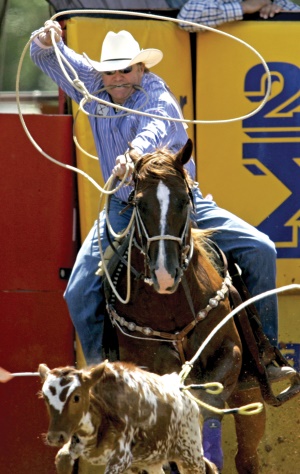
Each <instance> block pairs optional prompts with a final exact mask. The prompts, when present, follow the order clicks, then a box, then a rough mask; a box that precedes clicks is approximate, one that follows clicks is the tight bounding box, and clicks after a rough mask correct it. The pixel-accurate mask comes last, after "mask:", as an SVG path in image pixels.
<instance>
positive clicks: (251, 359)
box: [224, 257, 300, 407]
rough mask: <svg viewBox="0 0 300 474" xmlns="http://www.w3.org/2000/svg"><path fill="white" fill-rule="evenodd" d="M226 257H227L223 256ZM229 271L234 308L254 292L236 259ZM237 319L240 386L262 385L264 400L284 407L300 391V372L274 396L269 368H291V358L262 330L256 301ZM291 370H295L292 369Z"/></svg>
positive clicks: (230, 292) (230, 260)
mask: <svg viewBox="0 0 300 474" xmlns="http://www.w3.org/2000/svg"><path fill="white" fill-rule="evenodd" d="M224 258H225V257H224ZM228 271H229V274H230V277H231V279H232V286H231V287H230V288H229V298H230V301H231V305H232V307H233V308H236V307H237V306H239V305H240V304H241V303H243V302H245V301H247V300H249V299H250V298H251V295H250V293H249V291H248V289H247V287H246V285H245V283H244V281H243V279H242V277H241V274H240V272H239V270H238V267H237V266H236V265H235V262H234V261H233V260H232V259H230V258H229V261H228ZM234 321H235V324H236V327H237V330H238V332H239V336H240V338H241V341H242V347H243V366H242V370H241V375H240V378H239V386H240V389H248V388H251V387H254V386H257V383H258V384H259V386H260V390H261V393H262V396H263V399H264V401H265V402H266V403H267V404H269V405H272V406H274V407H278V406H281V405H282V404H283V403H285V402H287V401H288V400H290V399H291V398H293V397H295V396H296V395H297V394H298V393H299V392H300V375H299V374H298V373H297V372H295V373H294V375H292V376H291V379H290V386H289V388H288V389H285V390H283V391H282V392H281V393H280V394H278V395H275V393H274V391H273V389H272V381H271V379H270V378H269V375H268V370H267V367H268V365H269V364H272V365H275V366H276V367H279V368H282V367H289V368H291V369H292V367H291V365H290V364H289V362H288V360H287V359H286V358H285V357H284V356H283V355H282V354H281V352H280V350H279V349H278V348H277V347H276V346H272V345H271V343H270V341H269V339H268V338H267V336H266V335H265V334H264V332H263V328H262V324H261V321H260V317H259V314H258V312H257V309H256V307H255V305H254V304H253V303H250V304H248V305H247V306H246V307H245V308H244V309H242V310H241V311H240V312H239V313H238V314H237V315H236V316H235V317H234ZM291 372H292V370H291Z"/></svg>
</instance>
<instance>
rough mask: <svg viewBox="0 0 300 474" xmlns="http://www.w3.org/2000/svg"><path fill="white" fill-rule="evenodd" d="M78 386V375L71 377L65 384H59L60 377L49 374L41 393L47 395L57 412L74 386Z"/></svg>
mask: <svg viewBox="0 0 300 474" xmlns="http://www.w3.org/2000/svg"><path fill="white" fill-rule="evenodd" d="M79 386H80V381H79V379H78V377H71V380H70V383H69V384H67V385H63V386H62V385H60V379H59V378H58V377H55V375H52V374H49V375H48V377H47V379H46V380H45V382H44V385H43V388H42V390H43V394H44V395H45V396H46V397H47V399H48V401H49V404H50V405H51V406H52V407H53V408H55V410H57V411H58V412H59V413H61V412H62V411H63V408H64V406H65V403H66V401H67V399H68V397H69V396H70V395H71V393H72V392H74V390H75V388H76V387H79ZM66 388H68V392H67V394H66V395H64V400H63V401H62V400H61V393H62V391H63V390H65V389H66Z"/></svg>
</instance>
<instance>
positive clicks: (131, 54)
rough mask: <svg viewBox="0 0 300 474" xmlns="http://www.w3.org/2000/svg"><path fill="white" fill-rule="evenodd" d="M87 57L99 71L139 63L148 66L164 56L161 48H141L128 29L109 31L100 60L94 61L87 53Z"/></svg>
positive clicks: (118, 68) (153, 64)
mask: <svg viewBox="0 0 300 474" xmlns="http://www.w3.org/2000/svg"><path fill="white" fill-rule="evenodd" d="M83 56H84V57H85V59H86V60H87V61H88V62H89V64H90V65H91V66H92V67H93V68H94V69H96V70H97V71H100V72H101V71H115V70H116V71H118V70H120V69H125V68H126V67H128V66H132V65H133V64H137V63H144V64H145V66H146V67H147V68H150V67H152V66H155V64H158V63H159V62H160V61H161V60H162V57H163V53H162V51H160V50H159V49H142V50H141V49H140V46H139V44H138V42H137V41H136V40H135V39H134V38H133V36H132V35H131V34H130V33H129V32H128V31H125V30H123V31H120V32H119V33H114V32H113V31H109V32H108V33H107V35H106V36H105V38H104V41H103V45H102V51H101V57H100V62H98V61H92V60H91V59H90V58H89V57H88V56H87V55H86V54H85V53H83Z"/></svg>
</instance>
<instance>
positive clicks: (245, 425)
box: [228, 387, 266, 474]
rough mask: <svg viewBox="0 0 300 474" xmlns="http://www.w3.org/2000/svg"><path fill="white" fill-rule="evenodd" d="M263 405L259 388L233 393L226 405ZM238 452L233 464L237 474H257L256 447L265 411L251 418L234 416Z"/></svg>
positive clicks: (262, 430)
mask: <svg viewBox="0 0 300 474" xmlns="http://www.w3.org/2000/svg"><path fill="white" fill-rule="evenodd" d="M254 402H255V403H256V402H261V403H263V399H262V395H261V391H260V389H259V387H257V388H251V389H248V390H240V391H239V390H238V387H237V389H236V390H235V391H234V393H233V394H232V396H231V397H230V400H228V405H229V406H230V407H240V406H243V405H247V404H249V403H254ZM234 419H235V429H236V435H237V443H238V451H237V454H236V457H235V464H236V468H237V472H238V473H239V474H258V472H259V459H258V451H257V450H258V445H259V443H260V441H261V439H262V437H263V434H264V431H265V425H266V411H265V409H263V410H262V411H261V412H260V413H258V414H256V415H251V416H245V415H234Z"/></svg>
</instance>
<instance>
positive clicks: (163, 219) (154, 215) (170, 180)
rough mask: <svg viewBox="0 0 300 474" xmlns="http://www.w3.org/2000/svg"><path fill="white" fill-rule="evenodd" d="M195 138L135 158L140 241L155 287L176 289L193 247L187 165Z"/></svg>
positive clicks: (162, 290)
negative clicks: (176, 148)
mask: <svg viewBox="0 0 300 474" xmlns="http://www.w3.org/2000/svg"><path fill="white" fill-rule="evenodd" d="M192 149H193V145H192V141H191V140H188V141H187V143H186V145H185V146H184V147H183V148H182V149H181V150H180V151H179V152H178V153H177V154H174V155H173V154H171V153H170V152H168V151H167V150H165V149H163V150H157V151H156V152H154V153H151V154H148V155H144V156H143V157H137V156H136V155H135V154H134V153H133V152H130V156H131V157H132V159H133V161H135V172H134V175H133V179H134V182H135V195H134V204H135V206H136V215H137V218H136V223H137V235H138V240H139V243H140V245H141V247H142V249H143V251H144V253H145V255H146V258H147V264H148V268H149V272H150V278H151V280H152V283H153V286H154V289H155V290H156V291H157V292H158V293H166V294H168V293H173V292H174V291H175V290H176V289H177V286H178V284H179V282H180V279H181V276H182V272H183V269H184V268H185V264H186V259H187V255H188V254H189V251H190V225H189V224H190V219H189V216H190V209H191V198H190V185H191V181H190V178H189V177H188V175H187V172H186V171H185V169H184V165H185V164H186V163H187V162H188V160H189V159H190V157H191V154H192Z"/></svg>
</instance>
